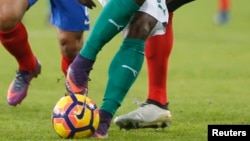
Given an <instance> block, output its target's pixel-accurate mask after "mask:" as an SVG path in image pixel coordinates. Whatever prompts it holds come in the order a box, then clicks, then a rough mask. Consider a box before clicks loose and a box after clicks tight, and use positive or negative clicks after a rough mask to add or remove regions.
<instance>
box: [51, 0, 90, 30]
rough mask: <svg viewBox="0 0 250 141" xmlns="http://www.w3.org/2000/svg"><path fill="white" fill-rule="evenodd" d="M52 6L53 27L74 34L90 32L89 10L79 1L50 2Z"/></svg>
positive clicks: (57, 0)
mask: <svg viewBox="0 0 250 141" xmlns="http://www.w3.org/2000/svg"><path fill="white" fill-rule="evenodd" d="M50 6H51V7H50V8H51V18H50V22H51V24H52V25H54V26H56V27H58V28H59V29H61V30H65V31H72V32H79V31H85V30H89V23H90V21H89V13H88V8H87V7H85V6H83V5H81V4H80V3H79V2H78V1H77V0H50Z"/></svg>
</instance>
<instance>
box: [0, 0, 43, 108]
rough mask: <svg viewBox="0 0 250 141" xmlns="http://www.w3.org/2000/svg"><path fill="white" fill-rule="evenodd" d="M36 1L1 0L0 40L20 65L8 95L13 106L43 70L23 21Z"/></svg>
mask: <svg viewBox="0 0 250 141" xmlns="http://www.w3.org/2000/svg"><path fill="white" fill-rule="evenodd" d="M35 2H36V0H30V1H28V0H18V1H9V0H1V1H0V9H1V10H0V15H1V16H0V41H1V43H2V45H3V47H4V48H5V49H6V50H7V51H8V52H9V53H10V54H11V55H13V56H14V57H15V59H16V60H17V62H18V65H19V67H18V71H17V75H16V77H15V79H14V80H13V81H12V83H11V85H10V86H9V89H8V95H7V101H8V103H9V104H10V105H13V106H15V105H17V104H19V103H21V101H22V100H23V99H24V98H25V97H26V95H27V91H28V85H29V83H30V81H31V80H32V78H33V77H37V75H38V74H39V73H40V70H41V65H40V64H39V62H38V60H37V59H36V57H35V56H34V54H33V52H32V50H31V48H30V45H29V41H28V35H27V31H26V28H25V26H24V25H23V24H22V22H21V19H22V17H23V15H24V14H25V12H26V11H27V10H28V9H29V8H30V6H31V5H33V4H34V3H35Z"/></svg>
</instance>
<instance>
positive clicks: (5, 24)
mask: <svg viewBox="0 0 250 141" xmlns="http://www.w3.org/2000/svg"><path fill="white" fill-rule="evenodd" d="M0 15H1V16H0V30H1V31H9V30H11V29H13V28H14V27H15V25H16V24H17V23H18V21H19V20H18V18H16V17H15V16H10V15H8V14H6V13H3V12H1V10H0Z"/></svg>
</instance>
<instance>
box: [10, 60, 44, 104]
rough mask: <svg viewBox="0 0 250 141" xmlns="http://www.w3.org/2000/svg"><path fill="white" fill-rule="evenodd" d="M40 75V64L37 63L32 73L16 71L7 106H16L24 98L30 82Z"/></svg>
mask: <svg viewBox="0 0 250 141" xmlns="http://www.w3.org/2000/svg"><path fill="white" fill-rule="evenodd" d="M40 73H41V64H40V63H39V61H37V66H36V69H35V70H34V71H32V72H28V71H21V70H19V71H17V73H16V77H15V79H14V80H13V81H12V82H11V84H10V86H9V89H8V94H7V101H8V103H9V105H12V106H16V105H17V104H20V103H21V102H22V100H23V99H24V98H25V97H26V95H27V91H28V88H29V84H30V81H31V80H32V79H33V78H34V77H37V76H38V75H39V74H40Z"/></svg>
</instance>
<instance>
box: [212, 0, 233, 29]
mask: <svg viewBox="0 0 250 141" xmlns="http://www.w3.org/2000/svg"><path fill="white" fill-rule="evenodd" d="M229 11H230V0H218V13H217V15H216V19H215V20H216V21H215V22H216V23H217V24H226V23H227V22H228V21H229V18H230V15H229V14H230V13H229Z"/></svg>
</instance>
